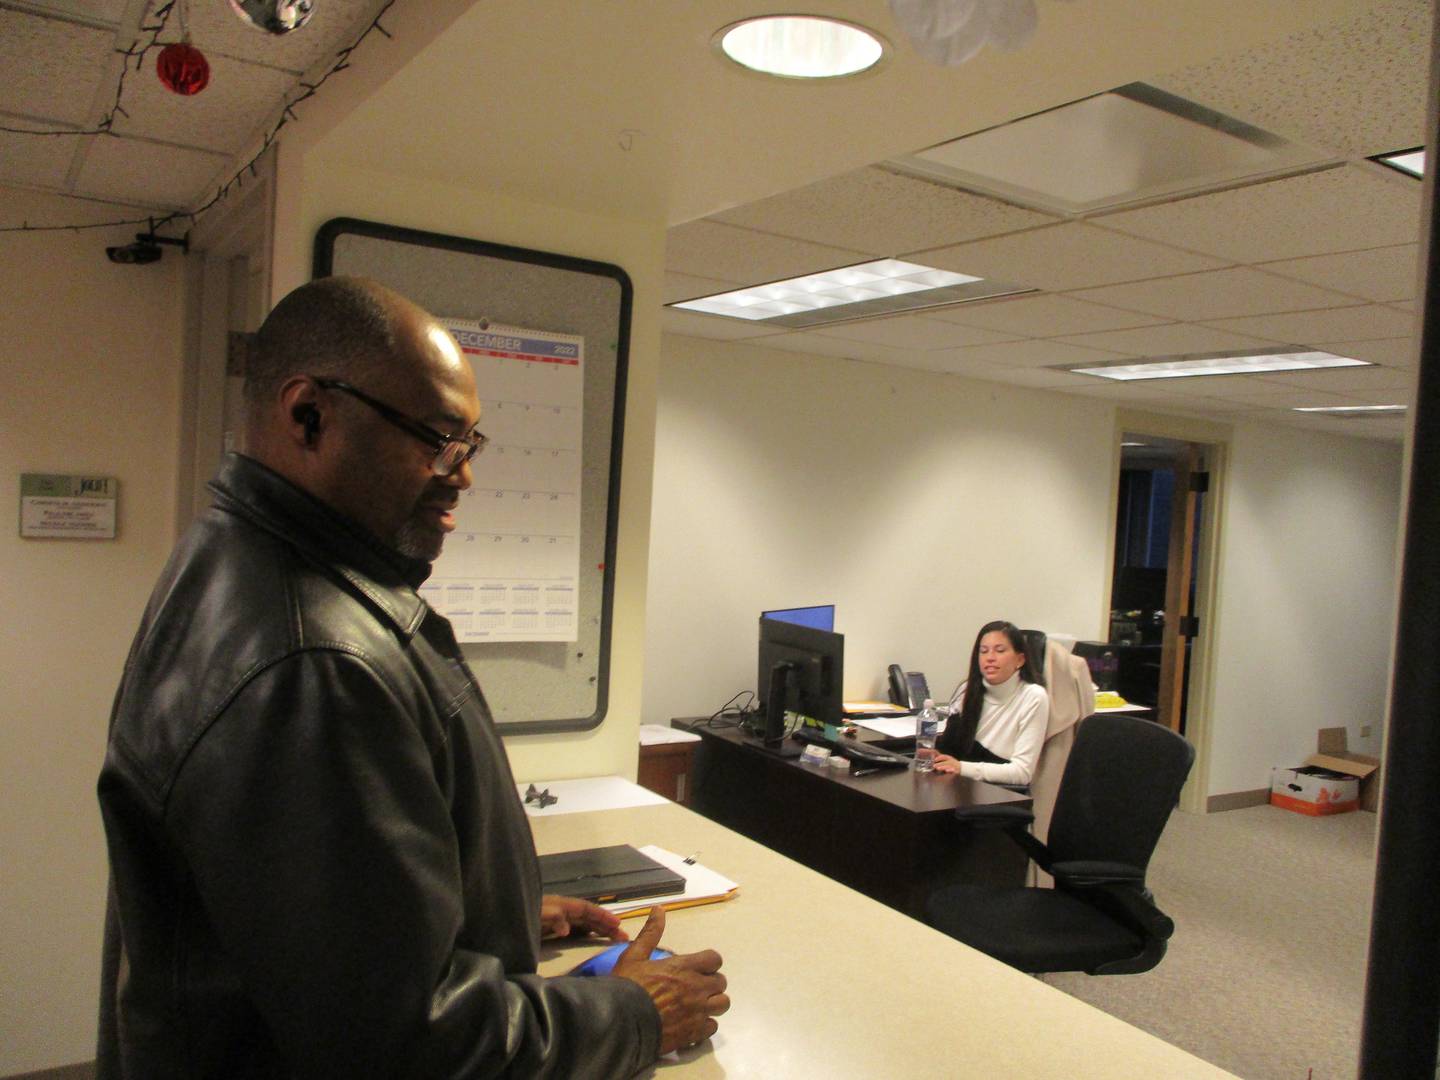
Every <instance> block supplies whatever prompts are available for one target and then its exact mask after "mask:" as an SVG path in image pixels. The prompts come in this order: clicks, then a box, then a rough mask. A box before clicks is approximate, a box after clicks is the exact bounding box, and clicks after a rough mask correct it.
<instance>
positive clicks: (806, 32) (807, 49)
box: [715, 15, 885, 79]
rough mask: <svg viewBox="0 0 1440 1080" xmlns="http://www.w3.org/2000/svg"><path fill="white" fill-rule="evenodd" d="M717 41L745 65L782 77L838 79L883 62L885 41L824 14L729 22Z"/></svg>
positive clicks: (869, 32) (860, 28)
mask: <svg viewBox="0 0 1440 1080" xmlns="http://www.w3.org/2000/svg"><path fill="white" fill-rule="evenodd" d="M715 44H716V45H717V47H718V48H719V49H720V51H721V52H723V53H724V54H725V55H726V56H728V57H729V58H730V59H731V60H733V61H735V63H737V64H739V65H740V66H741V67H745V68H749V69H750V70H751V71H758V72H761V73H763V74H766V75H776V76H779V77H780V78H782V79H838V78H841V77H842V76H845V75H858V74H859V73H860V72H862V71H866V70H868V69H870V68H872V67H874V66H875V65H876V64H877V63H879V61H880V58H881V57H882V56H883V55H884V54H885V46H884V44H883V43H882V42H881V40H880V38H879V36H878V35H876V34H875V33H874V32H872V31H870V30H866V29H865V28H864V27H863V26H856V25H855V24H854V23H847V22H841V21H840V20H839V19H828V18H824V17H822V16H819V15H762V16H759V17H758V18H754V19H745V20H743V21H741V22H737V23H732V24H731V25H729V26H726V27H723V28H722V29H721V30H720V31H719V32H717V33H716V35H715Z"/></svg>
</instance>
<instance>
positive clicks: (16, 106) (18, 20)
mask: <svg viewBox="0 0 1440 1080" xmlns="http://www.w3.org/2000/svg"><path fill="white" fill-rule="evenodd" d="M114 46H115V35H114V34H113V33H110V32H108V31H105V30H92V29H90V28H89V27H85V26H79V25H77V24H75V23H68V22H61V21H59V20H56V19H46V18H41V17H40V16H38V15H24V14H21V13H20V12H17V11H6V10H0V72H4V77H3V78H0V111H3V112H7V113H16V114H19V115H21V116H28V117H35V118H39V119H44V120H55V121H60V122H63V123H68V124H75V125H84V124H87V123H93V122H94V120H95V119H96V117H93V116H91V115H90V108H91V105H92V103H93V101H94V99H95V95H96V93H97V91H98V90H99V87H100V82H101V80H102V79H103V78H104V77H105V75H106V73H107V72H108V71H109V70H110V63H109V61H110V57H111V53H112V51H113V49H114ZM35 137H36V138H38V137H39V136H35Z"/></svg>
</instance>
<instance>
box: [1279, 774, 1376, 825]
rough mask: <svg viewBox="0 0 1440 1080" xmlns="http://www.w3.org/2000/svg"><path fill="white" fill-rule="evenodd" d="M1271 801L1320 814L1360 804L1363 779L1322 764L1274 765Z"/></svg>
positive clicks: (1353, 808)
mask: <svg viewBox="0 0 1440 1080" xmlns="http://www.w3.org/2000/svg"><path fill="white" fill-rule="evenodd" d="M1270 805H1271V806H1278V807H1280V808H1281V809H1283V810H1294V811H1295V812H1296V813H1297V814H1309V815H1311V816H1312V817H1318V816H1320V815H1321V814H1344V813H1346V812H1348V811H1350V810H1356V809H1359V807H1360V781H1359V780H1356V779H1355V777H1353V776H1346V775H1345V774H1344V773H1339V772H1334V771H1332V770H1330V769H1326V768H1322V767H1321V766H1318V765H1310V764H1306V765H1302V766H1300V767H1299V768H1298V769H1272V770H1271V772H1270Z"/></svg>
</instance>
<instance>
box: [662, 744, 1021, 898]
mask: <svg viewBox="0 0 1440 1080" xmlns="http://www.w3.org/2000/svg"><path fill="white" fill-rule="evenodd" d="M707 719H708V718H706V717H685V718H681V719H677V720H672V721H671V724H672V725H673V726H675V727H677V728H681V729H683V730H685V731H693V732H695V734H697V735H699V736H700V739H701V741H700V746H699V749H698V751H697V753H696V757H695V775H694V783H693V785H692V788H691V803H690V808H691V809H692V810H695V811H697V812H699V813H701V814H703V815H705V816H706V817H708V818H710V819H711V820H712V821H717V822H719V823H720V824H721V825H724V826H726V827H728V828H731V829H734V830H735V831H736V832H739V833H742V834H743V835H745V836H748V837H750V838H751V839H752V840H756V841H758V842H760V843H762V844H764V845H765V846H766V847H768V848H771V849H772V850H774V851H778V852H779V853H780V854H782V855H788V856H789V857H790V858H792V859H795V860H796V861H797V862H800V863H804V864H805V865H806V866H808V867H810V868H811V869H814V870H818V871H820V872H821V873H822V874H825V875H826V876H828V877H831V878H834V879H835V880H836V881H839V882H841V883H843V884H845V885H849V886H850V887H851V888H853V889H856V890H858V891H860V892H862V893H864V894H865V895H866V896H869V897H872V898H873V899H875V900H879V901H880V902H881V903H883V904H888V905H890V906H891V907H893V908H896V909H898V910H900V911H903V912H905V913H906V914H908V915H913V916H915V917H917V918H919V917H920V916H921V914H922V912H923V910H924V905H925V900H926V898H927V897H928V896H929V895H930V893H932V892H933V891H934V890H936V889H938V888H940V887H942V886H944V885H948V884H951V883H953V882H960V881H969V882H978V883H990V884H995V885H1023V884H1024V881H1025V868H1026V858H1025V855H1024V853H1023V852H1021V851H1020V849H1019V848H1018V847H1017V846H1016V845H1015V843H1014V842H1013V841H1012V840H1011V839H1010V838H1009V837H1008V836H1006V835H1005V834H1004V833H1003V832H1002V831H1001V830H999V829H976V828H970V827H967V826H964V825H962V824H961V823H960V822H958V821H957V820H956V819H955V814H954V812H955V810H956V808H957V807H962V806H977V805H998V804H1015V805H1021V806H1028V805H1029V804H1030V798H1029V796H1026V795H1019V794H1017V793H1015V792H1013V791H1008V790H1006V789H1005V788H1001V787H995V786H994V785H992V784H985V783H981V782H979V781H975V780H965V779H962V778H961V777H959V776H951V775H947V774H943V773H917V772H913V771H911V770H909V769H886V770H882V771H880V772H876V773H871V774H870V775H868V776H860V777H855V776H851V775H849V774H848V773H840V772H838V771H836V770H832V769H828V768H823V767H817V766H813V765H802V764H800V763H799V761H798V760H794V759H784V758H780V757H777V756H775V755H773V754H769V753H767V752H766V751H765V750H764V748H763V747H761V746H760V745H759V744H758V743H756V742H755V740H753V739H751V738H750V737H749V736H747V735H745V734H743V733H741V732H740V731H738V730H736V729H735V728H733V727H707V726H706V721H707Z"/></svg>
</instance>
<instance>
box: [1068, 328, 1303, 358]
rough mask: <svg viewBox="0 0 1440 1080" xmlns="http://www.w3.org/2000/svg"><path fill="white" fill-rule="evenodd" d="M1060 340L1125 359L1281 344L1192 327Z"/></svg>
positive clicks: (1089, 335)
mask: <svg viewBox="0 0 1440 1080" xmlns="http://www.w3.org/2000/svg"><path fill="white" fill-rule="evenodd" d="M1061 340H1063V341H1066V342H1069V343H1070V344H1072V345H1083V346H1085V347H1086V348H1090V349H1110V350H1113V351H1114V352H1116V353H1119V354H1122V355H1125V356H1185V355H1188V354H1190V353H1208V352H1230V351H1232V350H1235V349H1252V348H1257V347H1259V348H1265V347H1268V346H1270V345H1273V344H1277V343H1280V344H1284V343H1285V342H1283V341H1281V340H1280V339H1272V340H1266V339H1264V338H1259V337H1251V336H1248V335H1242V334H1234V333H1230V332H1229V331H1226V330H1217V329H1215V328H1214V327H1210V326H1198V325H1196V324H1195V323H1164V324H1163V325H1161V326H1142V327H1140V328H1139V329H1136V330H1109V331H1106V332H1104V333H1099V334H1075V335H1072V336H1069V337H1065V338H1063V339H1061Z"/></svg>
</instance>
